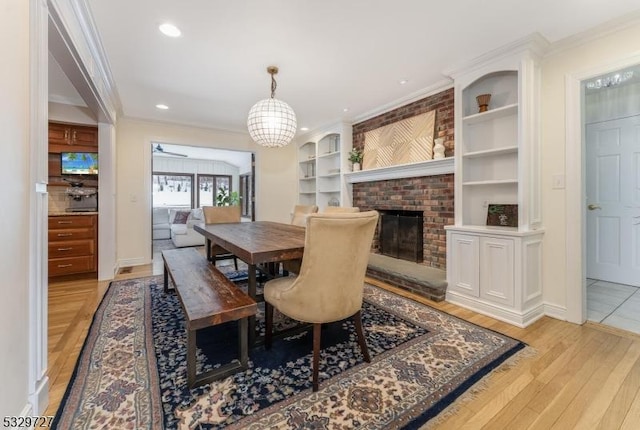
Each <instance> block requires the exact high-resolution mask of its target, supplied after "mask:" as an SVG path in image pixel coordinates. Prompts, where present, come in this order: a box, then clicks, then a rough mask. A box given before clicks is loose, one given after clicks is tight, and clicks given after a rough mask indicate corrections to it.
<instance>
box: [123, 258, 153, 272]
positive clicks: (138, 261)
mask: <svg viewBox="0 0 640 430" xmlns="http://www.w3.org/2000/svg"><path fill="white" fill-rule="evenodd" d="M150 263H151V262H150V261H147V260H145V259H144V258H128V259H124V260H118V261H117V262H116V266H117V268H118V269H120V268H121V267H130V266H142V265H143V264H150Z"/></svg>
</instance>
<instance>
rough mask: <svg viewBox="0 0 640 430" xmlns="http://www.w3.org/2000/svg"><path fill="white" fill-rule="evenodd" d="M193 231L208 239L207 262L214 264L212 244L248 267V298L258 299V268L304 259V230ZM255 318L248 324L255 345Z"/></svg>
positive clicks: (278, 226)
mask: <svg viewBox="0 0 640 430" xmlns="http://www.w3.org/2000/svg"><path fill="white" fill-rule="evenodd" d="M193 228H194V230H195V231H197V232H198V233H200V234H202V235H203V236H204V237H205V239H206V249H207V259H209V260H211V243H212V242H213V243H214V244H216V245H219V246H221V247H223V248H224V249H226V250H227V251H229V252H230V253H231V254H233V255H235V256H236V257H238V258H239V259H241V260H242V261H244V262H245V263H247V266H248V272H249V273H248V277H249V278H248V294H249V296H250V297H251V298H253V299H254V300H256V299H257V297H256V296H257V294H256V290H257V268H258V266H259V265H263V264H268V263H279V262H282V261H286V260H294V259H298V258H302V254H303V253H304V236H305V229H304V227H299V226H296V225H291V224H283V223H278V222H271V221H254V222H238V223H221V224H196V225H195V226H194V227H193ZM254 336H255V317H253V318H251V319H250V320H249V337H250V338H251V341H252V342H251V343H253V340H254Z"/></svg>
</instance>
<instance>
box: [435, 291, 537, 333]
mask: <svg viewBox="0 0 640 430" xmlns="http://www.w3.org/2000/svg"><path fill="white" fill-rule="evenodd" d="M446 300H447V301H448V302H450V303H453V304H455V305H458V306H462V307H463V308H467V309H470V310H472V311H475V312H478V313H480V314H482V315H486V316H489V317H491V318H495V319H497V320H499V321H503V322H506V323H509V324H513V325H515V326H517V327H522V328H524V327H527V326H529V325H531V324H533V323H534V322H535V321H537V320H538V319H540V318H542V317H543V316H544V307H543V306H542V304H540V305H539V306H536V307H534V308H532V309H529V310H527V311H525V312H516V311H514V310H513V309H506V308H503V307H500V306H497V305H494V304H492V303H488V302H484V301H480V300H478V299H475V298H474V299H471V298H468V297H466V296H464V295H461V294H458V293H456V292H455V291H447V297H446Z"/></svg>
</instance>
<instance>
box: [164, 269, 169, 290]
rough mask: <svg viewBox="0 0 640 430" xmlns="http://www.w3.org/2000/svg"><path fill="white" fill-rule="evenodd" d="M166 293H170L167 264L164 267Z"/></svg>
mask: <svg viewBox="0 0 640 430" xmlns="http://www.w3.org/2000/svg"><path fill="white" fill-rule="evenodd" d="M164 292H165V293H168V292H169V272H168V270H167V265H166V264H165V265H164Z"/></svg>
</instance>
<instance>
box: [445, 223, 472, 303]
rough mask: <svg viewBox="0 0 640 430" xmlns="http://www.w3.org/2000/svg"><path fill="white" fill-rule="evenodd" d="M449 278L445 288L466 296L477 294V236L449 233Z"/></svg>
mask: <svg viewBox="0 0 640 430" xmlns="http://www.w3.org/2000/svg"><path fill="white" fill-rule="evenodd" d="M450 242H451V243H450V244H449V246H451V260H450V261H449V262H448V263H447V264H450V265H451V279H450V282H451V283H450V284H449V286H448V287H447V288H450V289H451V290H452V291H457V292H459V293H463V294H465V295H468V296H473V297H478V295H479V282H478V281H479V276H478V272H479V260H478V257H479V254H478V251H479V248H478V237H477V236H471V235H466V234H457V233H453V234H451V241H450Z"/></svg>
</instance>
